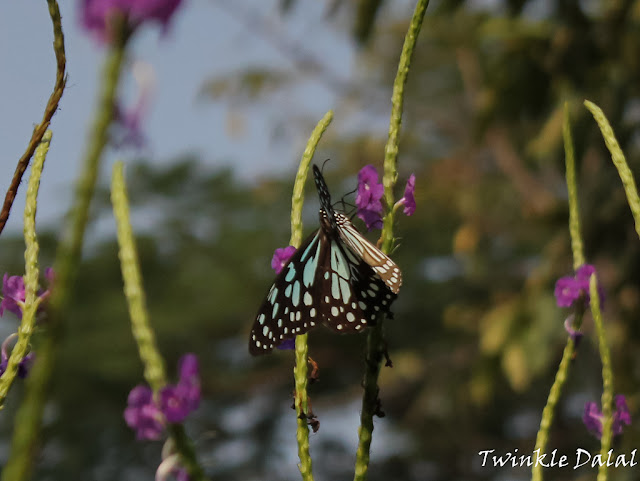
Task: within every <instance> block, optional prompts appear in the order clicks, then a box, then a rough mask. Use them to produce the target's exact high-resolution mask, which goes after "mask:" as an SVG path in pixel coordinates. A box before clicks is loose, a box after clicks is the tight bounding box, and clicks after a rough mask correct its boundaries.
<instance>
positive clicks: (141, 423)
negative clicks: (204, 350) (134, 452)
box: [124, 354, 200, 439]
mask: <svg viewBox="0 0 640 481" xmlns="http://www.w3.org/2000/svg"><path fill="white" fill-rule="evenodd" d="M178 371H179V372H180V379H179V381H178V383H177V384H168V385H166V386H165V387H163V388H162V389H161V390H160V392H159V396H158V398H159V399H158V401H155V400H154V397H153V392H152V391H151V389H150V388H149V387H147V386H142V385H139V386H136V387H134V388H133V389H132V390H131V392H130V393H129V399H128V401H127V404H128V406H127V408H126V409H125V411H124V419H125V421H126V422H127V424H128V425H129V427H131V428H132V429H135V430H136V434H137V437H138V439H159V438H160V435H161V434H162V431H163V430H164V425H165V421H166V422H169V423H179V422H182V421H184V419H185V418H186V417H187V415H188V414H189V413H190V412H191V411H194V410H195V409H196V408H197V407H198V405H199V404H200V375H199V373H198V359H197V358H196V356H195V355H194V354H185V355H184V356H182V357H181V358H180V361H179V362H178Z"/></svg>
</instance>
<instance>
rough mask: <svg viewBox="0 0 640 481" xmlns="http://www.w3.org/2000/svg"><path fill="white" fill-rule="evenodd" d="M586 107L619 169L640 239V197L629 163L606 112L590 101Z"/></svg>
mask: <svg viewBox="0 0 640 481" xmlns="http://www.w3.org/2000/svg"><path fill="white" fill-rule="evenodd" d="M584 105H585V107H586V108H587V109H589V111H590V112H591V114H592V115H593V118H594V119H595V121H596V122H597V123H598V127H600V132H602V138H603V139H604V143H605V144H606V145H607V149H609V152H610V153H611V160H613V165H614V166H615V167H616V169H618V175H620V180H622V186H623V187H624V192H625V194H626V195H627V202H628V203H629V207H630V208H631V213H632V214H633V220H634V222H635V225H636V232H637V233H638V237H640V197H638V189H637V187H636V181H635V180H634V178H633V173H632V172H631V169H630V168H629V164H627V161H626V160H625V157H624V153H623V152H622V149H621V148H620V145H619V144H618V141H617V139H616V136H615V134H614V132H613V129H612V128H611V125H610V124H609V121H608V120H607V117H606V116H605V115H604V112H602V109H601V108H600V107H598V106H597V105H596V104H594V103H593V102H589V101H588V100H585V101H584Z"/></svg>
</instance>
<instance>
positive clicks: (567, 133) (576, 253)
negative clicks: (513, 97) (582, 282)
mask: <svg viewBox="0 0 640 481" xmlns="http://www.w3.org/2000/svg"><path fill="white" fill-rule="evenodd" d="M562 136H563V138H564V158H565V162H566V166H567V173H566V178H567V192H568V193H569V235H570V237H571V250H572V252H573V270H576V271H577V270H578V267H580V266H581V265H583V264H585V262H586V261H585V259H584V252H583V248H582V236H581V235H580V205H579V203H578V182H577V181H576V159H575V153H574V150H573V138H572V137H571V119H570V118H569V103H568V102H565V103H564V121H563V123H562Z"/></svg>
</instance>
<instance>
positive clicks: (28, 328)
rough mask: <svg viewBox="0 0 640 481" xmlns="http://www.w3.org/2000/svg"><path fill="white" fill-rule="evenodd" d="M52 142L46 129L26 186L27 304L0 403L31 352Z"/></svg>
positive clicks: (3, 379) (1, 380)
mask: <svg viewBox="0 0 640 481" xmlns="http://www.w3.org/2000/svg"><path fill="white" fill-rule="evenodd" d="M50 143H51V131H50V130H47V131H46V133H45V134H44V136H43V138H42V141H41V142H40V145H39V146H38V148H37V149H36V152H35V157H34V159H33V165H32V167H31V177H29V185H28V187H27V200H26V205H25V207H24V241H25V244H26V249H25V251H24V260H25V275H24V283H25V301H24V307H23V308H22V320H21V321H20V329H19V330H18V342H16V345H15V346H14V347H13V350H12V351H11V356H10V357H9V362H8V364H7V368H6V370H5V372H4V373H3V374H2V377H1V378H0V407H2V406H3V405H4V401H5V399H6V397H7V394H8V393H9V389H10V388H11V385H12V383H13V381H14V380H15V378H16V375H17V374H18V365H19V364H20V361H22V358H23V357H24V356H26V355H27V354H28V352H29V340H30V339H31V334H33V328H34V326H35V319H36V312H37V310H38V306H39V305H40V299H39V298H38V296H37V291H38V251H39V246H38V238H37V236H36V209H37V205H38V189H39V188H40V177H41V175H42V168H43V167H44V161H45V158H46V157H47V152H48V151H49V144H50Z"/></svg>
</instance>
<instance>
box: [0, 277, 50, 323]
mask: <svg viewBox="0 0 640 481" xmlns="http://www.w3.org/2000/svg"><path fill="white" fill-rule="evenodd" d="M45 278H46V279H47V281H48V282H49V285H50V286H51V285H52V284H53V280H54V278H55V273H54V271H53V269H51V268H50V267H49V268H47V269H46V270H45ZM50 293H51V292H50V289H47V290H45V291H42V290H40V291H38V297H39V298H40V299H41V300H45V299H46V298H47V297H49V294H50ZM2 296H3V297H2V302H0V316H2V315H4V311H5V310H6V311H9V312H13V313H14V314H15V315H16V316H18V318H19V319H22V307H23V306H24V301H25V298H26V290H25V285H24V278H23V277H22V276H10V275H9V274H5V275H4V277H3V278H2Z"/></svg>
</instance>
